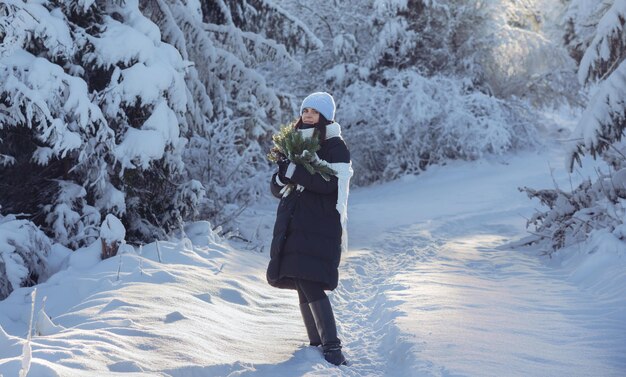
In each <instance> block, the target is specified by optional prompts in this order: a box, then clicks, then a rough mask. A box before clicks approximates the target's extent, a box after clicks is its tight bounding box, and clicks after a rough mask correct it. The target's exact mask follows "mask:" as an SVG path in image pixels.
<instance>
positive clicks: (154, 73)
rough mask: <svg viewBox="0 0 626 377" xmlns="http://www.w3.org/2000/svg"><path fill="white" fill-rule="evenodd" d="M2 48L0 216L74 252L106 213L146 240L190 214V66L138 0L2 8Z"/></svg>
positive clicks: (194, 195)
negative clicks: (30, 224)
mask: <svg viewBox="0 0 626 377" xmlns="http://www.w3.org/2000/svg"><path fill="white" fill-rule="evenodd" d="M0 40H1V41H2V44H1V47H0V82H1V83H0V118H1V119H0V141H1V144H0V155H2V167H0V170H1V171H0V174H1V175H2V177H3V180H2V183H1V184H2V192H3V195H2V197H0V204H1V205H2V211H3V212H4V213H16V214H25V216H27V217H29V218H30V219H32V220H33V221H34V222H35V223H36V224H38V225H41V226H43V227H44V229H45V230H46V232H47V233H48V234H50V235H51V236H53V237H54V239H55V240H57V241H59V242H62V243H63V244H65V245H68V246H72V247H77V246H80V245H83V244H86V243H90V242H92V241H94V240H95V238H96V237H97V235H98V229H97V228H98V226H99V224H100V218H101V215H102V214H106V213H115V214H117V215H118V216H120V217H121V218H122V219H123V221H124V222H125V223H126V227H127V229H128V231H129V238H130V239H133V238H135V239H137V238H142V239H153V238H154V237H162V236H163V235H164V234H165V233H166V232H167V231H168V230H170V229H173V228H177V227H178V226H179V218H180V217H181V216H184V215H185V214H188V213H190V212H193V210H194V205H195V203H197V202H198V198H199V197H201V196H202V194H203V188H202V186H201V185H200V184H199V183H197V182H194V181H191V180H188V179H185V178H184V175H183V173H184V163H183V159H182V152H183V147H184V145H185V144H186V140H185V139H184V138H183V137H182V136H183V135H182V134H181V129H180V128H181V127H180V124H181V122H180V119H182V118H184V114H185V113H186V110H187V107H186V105H187V93H186V86H185V80H184V76H185V69H186V67H187V66H188V62H186V61H185V60H184V59H183V58H182V57H181V55H180V53H179V52H178V51H177V50H176V49H175V48H174V47H173V46H171V45H169V44H167V43H163V42H162V41H161V33H160V31H159V28H158V27H157V26H156V25H155V24H153V23H152V22H151V21H150V20H148V19H147V18H145V17H144V16H143V15H142V14H141V12H140V11H139V8H138V2H137V0H126V1H116V0H110V1H74V0H50V1H40V2H23V1H19V0H8V1H4V2H3V3H2V4H0ZM181 198H183V199H184V200H179V199H181Z"/></svg>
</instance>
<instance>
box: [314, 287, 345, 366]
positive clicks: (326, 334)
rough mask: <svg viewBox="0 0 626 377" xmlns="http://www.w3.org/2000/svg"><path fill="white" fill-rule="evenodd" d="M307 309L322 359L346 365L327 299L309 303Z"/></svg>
mask: <svg viewBox="0 0 626 377" xmlns="http://www.w3.org/2000/svg"><path fill="white" fill-rule="evenodd" d="M309 307H310V308H311V313H312V314H313V318H314V319H315V326H316V327H317V332H318V333H319V334H320V339H321V340H322V349H323V351H324V358H325V359H326V361H328V362H329V363H331V364H335V365H346V364H347V362H346V358H345V357H344V356H343V354H342V353H341V341H340V340H339V338H337V327H336V325H335V316H334V315H333V309H332V307H331V306H330V301H328V297H326V298H323V299H321V300H318V301H315V302H311V303H309Z"/></svg>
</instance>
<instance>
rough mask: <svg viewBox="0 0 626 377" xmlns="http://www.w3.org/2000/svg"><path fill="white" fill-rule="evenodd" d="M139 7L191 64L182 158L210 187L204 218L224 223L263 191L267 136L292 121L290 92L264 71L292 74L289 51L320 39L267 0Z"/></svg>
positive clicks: (177, 1)
mask: <svg viewBox="0 0 626 377" xmlns="http://www.w3.org/2000/svg"><path fill="white" fill-rule="evenodd" d="M141 9H142V11H143V12H144V14H145V15H146V16H147V17H150V18H151V19H152V20H153V21H154V22H155V23H156V24H157V25H159V28H160V30H161V33H162V35H163V39H164V40H165V41H167V42H169V43H171V44H172V45H174V46H176V48H177V49H178V50H179V51H180V52H181V54H182V56H183V58H184V59H186V60H188V61H190V62H191V65H190V66H189V67H188V68H187V71H186V76H185V82H186V86H187V90H186V91H187V108H188V110H187V112H186V114H185V118H184V119H181V122H182V123H184V124H185V125H186V128H185V129H186V136H187V137H188V138H189V141H190V142H189V144H188V146H187V148H186V151H185V155H184V161H185V163H186V166H187V172H188V175H189V176H190V177H193V178H196V179H198V180H200V181H201V182H202V183H203V184H204V186H205V187H206V188H207V195H206V198H207V199H206V201H204V202H203V203H202V204H203V206H202V211H203V215H204V216H206V217H208V218H210V219H212V220H213V221H214V223H217V224H221V223H223V222H226V221H227V220H228V219H229V218H232V216H233V215H234V214H236V213H237V212H238V211H239V210H241V208H243V207H244V206H245V205H246V203H248V202H250V201H251V200H254V199H256V198H257V197H258V195H259V194H260V193H261V192H264V191H265V189H266V187H265V183H264V182H265V180H264V179H263V178H260V177H259V174H260V173H261V174H263V173H265V172H267V169H268V164H267V161H266V159H265V154H266V153H267V150H268V149H269V142H270V136H271V134H273V133H274V132H275V131H276V129H277V126H278V125H279V124H282V123H284V122H286V121H290V120H291V119H289V118H290V117H291V116H292V112H293V109H292V104H291V103H290V99H289V95H288V94H284V93H281V92H280V91H279V90H278V89H277V87H276V85H275V83H274V82H272V81H269V82H268V81H267V80H266V78H265V75H264V73H269V72H281V74H284V72H285V71H287V72H297V71H298V70H299V69H300V64H299V63H298V62H297V61H296V60H295V59H294V58H293V57H292V55H291V54H292V52H294V51H300V50H301V51H308V50H311V49H315V48H320V47H321V46H322V44H321V41H319V40H318V39H317V37H315V35H314V34H313V33H312V32H311V31H310V30H309V29H308V28H307V27H306V26H305V25H304V24H303V23H302V22H301V21H299V20H298V18H297V17H294V16H292V15H291V14H290V13H288V12H287V11H285V10H284V9H282V8H281V7H280V6H278V5H277V4H276V3H275V2H272V1H267V0H263V1H260V0H244V1H240V0H236V1H234V0H230V1H221V0H220V1H216V2H188V1H181V0H153V1H143V2H141ZM267 76H269V74H268V75H267ZM272 76H274V77H276V76H278V75H272ZM285 110H287V111H285ZM285 116H286V117H285Z"/></svg>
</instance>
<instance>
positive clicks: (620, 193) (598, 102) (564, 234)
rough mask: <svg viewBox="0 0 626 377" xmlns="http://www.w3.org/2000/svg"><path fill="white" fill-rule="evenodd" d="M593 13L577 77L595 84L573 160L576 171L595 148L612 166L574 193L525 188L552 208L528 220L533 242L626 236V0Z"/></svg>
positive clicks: (574, 4)
mask: <svg viewBox="0 0 626 377" xmlns="http://www.w3.org/2000/svg"><path fill="white" fill-rule="evenodd" d="M581 5H582V2H580V1H575V2H572V4H571V5H570V6H571V7H572V8H573V10H570V12H569V13H567V14H568V17H570V18H568V22H571V21H572V20H575V19H574V18H572V17H571V14H572V12H573V11H574V10H578V8H577V7H580V6H581ZM589 14H593V15H596V14H598V15H600V17H598V22H597V25H596V26H595V29H594V32H593V34H592V35H591V36H590V37H583V38H582V39H581V40H582V41H584V40H589V41H590V42H589V45H588V47H587V48H586V49H585V51H584V54H583V55H582V58H581V59H580V66H579V70H578V77H579V80H580V82H581V84H586V85H587V86H593V87H592V88H591V94H592V95H591V100H590V101H589V104H588V105H587V108H586V109H585V111H584V112H583V115H582V117H581V119H580V121H579V124H578V127H577V129H576V130H575V131H574V138H575V140H576V142H575V146H574V148H573V150H572V152H571V154H570V161H569V164H568V165H569V168H570V170H572V169H573V166H574V163H575V162H576V161H577V162H578V163H580V162H581V159H580V157H581V155H582V154H584V153H591V154H592V155H593V156H594V157H596V156H601V157H603V158H604V159H605V161H607V162H608V164H609V169H610V170H609V171H608V172H600V171H599V172H598V179H597V180H596V181H595V182H593V183H592V182H591V180H586V181H585V182H583V183H582V184H581V185H580V186H578V187H577V188H575V189H574V190H573V191H572V192H571V193H568V192H565V191H563V190H560V189H558V188H557V189H555V190H540V191H537V190H533V189H528V188H525V189H524V191H526V192H527V193H528V195H529V197H531V198H532V197H537V198H539V199H540V200H541V201H542V203H543V204H545V205H547V206H548V207H549V210H547V211H544V212H539V213H537V214H535V215H534V216H533V218H532V219H531V220H530V221H529V225H530V224H534V226H535V228H536V231H537V234H538V235H539V236H538V237H535V238H533V239H531V240H530V241H529V242H535V241H537V240H541V239H549V240H551V246H552V250H557V249H560V248H562V247H564V246H568V245H570V244H572V243H576V242H580V241H583V240H585V239H587V238H588V237H590V236H593V234H602V235H603V236H604V237H616V238H617V239H620V240H622V241H625V240H626V210H625V207H626V143H625V142H624V140H623V136H624V129H625V128H626V25H625V24H626V2H624V1H603V2H602V3H601V4H597V5H596V7H595V9H593V11H592V12H590V13H589ZM587 20H588V19H587ZM583 27H584V28H585V29H586V28H588V25H586V24H585V25H584V26H583ZM572 30H580V26H579V25H576V24H573V25H572V28H571V29H569V30H568V31H567V33H568V34H567V35H569V36H570V37H568V38H571V37H572V35H573V34H571V33H572ZM571 40H573V39H566V41H565V42H566V43H568V41H571ZM580 43H584V42H580ZM576 46H580V44H576ZM576 48H578V47H576ZM573 53H576V49H574V50H573Z"/></svg>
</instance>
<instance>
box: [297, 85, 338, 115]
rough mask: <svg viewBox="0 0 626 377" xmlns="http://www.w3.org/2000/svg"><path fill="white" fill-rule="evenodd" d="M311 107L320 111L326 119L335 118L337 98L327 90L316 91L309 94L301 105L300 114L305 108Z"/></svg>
mask: <svg viewBox="0 0 626 377" xmlns="http://www.w3.org/2000/svg"><path fill="white" fill-rule="evenodd" d="M306 108H310V109H315V110H317V111H319V113H320V114H322V115H323V116H324V118H326V120H334V119H335V100H334V99H333V96H331V95H330V94H328V93H326V92H315V93H312V94H309V95H308V96H307V97H306V98H305V99H304V101H302V105H301V106H300V115H302V112H303V111H304V109H306Z"/></svg>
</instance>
